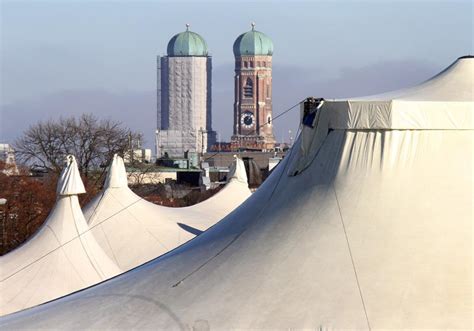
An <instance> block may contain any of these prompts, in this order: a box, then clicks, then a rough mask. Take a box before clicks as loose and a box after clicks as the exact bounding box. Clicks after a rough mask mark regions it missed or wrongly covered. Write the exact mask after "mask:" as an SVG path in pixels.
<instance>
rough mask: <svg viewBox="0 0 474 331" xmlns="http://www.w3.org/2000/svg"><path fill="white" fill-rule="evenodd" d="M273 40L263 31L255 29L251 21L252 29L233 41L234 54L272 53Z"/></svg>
mask: <svg viewBox="0 0 474 331" xmlns="http://www.w3.org/2000/svg"><path fill="white" fill-rule="evenodd" d="M272 54H273V42H272V40H271V39H270V38H269V37H268V36H267V35H266V34H264V33H262V32H259V31H256V30H255V23H252V30H250V31H248V32H245V33H243V34H241V35H240V36H238V37H237V39H236V40H235V42H234V55H235V56H243V55H272Z"/></svg>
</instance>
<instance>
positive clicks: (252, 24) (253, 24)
mask: <svg viewBox="0 0 474 331" xmlns="http://www.w3.org/2000/svg"><path fill="white" fill-rule="evenodd" d="M250 25H251V26H252V31H255V22H252V23H250Z"/></svg>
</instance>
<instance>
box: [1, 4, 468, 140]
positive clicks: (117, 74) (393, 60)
mask: <svg viewBox="0 0 474 331" xmlns="http://www.w3.org/2000/svg"><path fill="white" fill-rule="evenodd" d="M0 15H1V45H0V51H1V68H0V69H1V95H0V97H1V103H0V107H1V112H2V114H1V115H2V116H1V117H0V120H1V122H2V123H0V130H1V131H0V140H4V141H5V140H6V141H12V140H14V139H15V138H16V136H18V134H20V133H21V130H22V129H24V128H26V127H27V126H28V125H29V124H31V123H34V122H35V121H37V120H39V119H46V118H49V117H52V118H54V117H57V116H59V115H60V114H79V113H81V112H93V113H95V114H97V115H98V116H102V117H110V118H114V119H116V120H120V121H122V122H124V124H125V125H128V126H130V127H132V128H133V129H135V130H140V131H143V133H144V134H145V137H146V140H147V145H148V146H149V147H152V146H153V132H154V128H155V126H156V124H155V123H156V119H155V118H156V109H155V105H156V98H155V92H154V90H155V87H156V55H159V54H163V53H164V52H165V50H166V45H167V43H168V40H169V39H170V38H171V37H172V36H173V35H174V34H176V33H178V32H180V31H182V30H184V28H185V27H184V25H185V24H186V23H190V24H191V30H193V31H195V32H198V33H199V34H201V35H202V36H203V37H204V38H205V39H206V41H207V43H208V45H209V49H210V51H211V53H212V56H213V67H214V73H213V74H214V80H213V94H214V97H213V106H214V107H213V114H214V124H213V126H214V129H216V130H217V131H219V132H220V133H221V137H222V138H225V139H228V137H229V136H230V134H231V127H232V103H233V99H232V98H233V93H232V90H233V67H232V66H233V54H232V44H233V42H234V40H235V38H236V37H237V36H238V35H239V34H240V33H242V32H245V31H247V30H249V29H250V22H252V21H255V22H256V23H257V29H258V30H260V31H262V32H265V33H266V34H267V35H269V36H270V37H271V38H272V40H273V42H274V45H275V52H274V59H273V63H274V104H273V108H274V116H276V115H277V114H278V113H279V112H281V111H283V110H284V109H286V107H287V106H289V105H291V104H294V103H296V102H297V101H298V100H300V99H301V98H304V97H305V96H309V95H315V96H323V97H324V96H326V97H334V96H337V97H342V96H349V95H358V94H366V93H375V92H382V91H384V90H387V89H393V88H399V87H403V86H405V85H410V84H414V83H416V82H418V81H420V80H423V79H427V78H429V76H431V75H434V74H435V73H436V72H437V71H439V70H441V69H442V68H444V67H445V66H447V65H448V64H450V63H451V62H452V61H454V60H455V59H456V58H457V57H458V56H461V55H465V54H469V53H471V54H472V53H473V39H474V36H473V34H474V32H473V17H474V11H473V4H472V2H471V1H444V2H434V1H419V2H412V1H364V2H360V1H333V2H321V1H302V2H298V1H291V2H290V1H276V2H275V1H272V2H270V1H259V2H251V1H209V2H202V1H193V2H185V1H146V2H145V1H80V2H76V1H49V2H42V1H34V2H33V1H14V2H13V1H2V2H1V13H0ZM288 116H289V118H287V119H286V120H283V121H282V123H276V122H275V126H276V128H275V131H276V132H275V133H276V136H277V139H279V140H282V139H285V135H286V134H287V131H288V130H289V129H294V128H295V127H296V126H297V123H298V118H297V113H296V112H295V113H294V114H289V115H288ZM13 128H15V129H13Z"/></svg>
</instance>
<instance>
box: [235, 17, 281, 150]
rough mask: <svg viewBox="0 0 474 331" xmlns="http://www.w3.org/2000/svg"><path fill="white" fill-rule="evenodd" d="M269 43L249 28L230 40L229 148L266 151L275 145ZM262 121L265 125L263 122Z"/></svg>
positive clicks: (253, 28) (270, 45)
mask: <svg viewBox="0 0 474 331" xmlns="http://www.w3.org/2000/svg"><path fill="white" fill-rule="evenodd" d="M272 55H273V43H272V41H271V39H270V38H269V37H268V36H266V35H265V34H263V33H262V32H259V31H256V30H255V23H252V30H250V31H248V32H246V33H243V34H241V35H240V36H239V37H237V39H236V40H235V42H234V56H235V102H234V134H233V136H232V138H231V143H232V148H233V149H234V150H237V149H253V150H268V149H272V148H274V147H275V137H274V136H273V124H272ZM265 124H266V125H265Z"/></svg>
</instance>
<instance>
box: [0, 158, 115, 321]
mask: <svg viewBox="0 0 474 331" xmlns="http://www.w3.org/2000/svg"><path fill="white" fill-rule="evenodd" d="M83 192H84V186H83V184H82V181H81V178H80V175H79V171H78V170H77V164H76V162H75V159H74V157H72V156H68V157H67V163H66V167H65V169H64V170H63V172H62V174H61V176H60V179H59V182H58V199H57V201H56V204H55V206H54V207H53V209H52V211H51V213H50V214H49V216H48V218H47V219H46V221H45V224H44V225H43V227H42V228H41V229H40V230H39V231H38V233H37V234H36V235H35V236H33V237H32V238H31V239H29V240H28V241H27V242H26V243H25V244H23V245H22V246H20V247H18V248H17V249H15V250H13V251H12V252H10V253H8V254H6V255H4V256H2V257H0V293H1V295H0V315H4V314H8V313H11V312H15V311H18V310H21V309H25V308H28V307H32V306H34V305H37V304H40V303H44V302H46V301H49V300H52V299H55V298H58V297H60V296H63V295H66V294H69V293H71V292H74V291H76V290H79V289H82V288H84V287H87V286H90V285H93V284H96V283H98V282H100V281H102V280H104V279H107V278H110V277H112V276H115V275H117V274H118V273H119V272H120V270H119V269H118V267H117V266H116V265H115V264H114V263H113V262H112V261H111V260H110V259H109V258H108V257H107V255H106V254H105V253H104V252H103V250H102V249H101V248H100V246H99V245H98V244H97V242H96V241H95V239H94V238H93V237H92V234H91V233H90V232H87V230H88V226H87V223H86V221H85V219H84V216H83V214H82V211H81V208H80V206H79V201H78V197H77V194H79V193H83Z"/></svg>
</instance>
